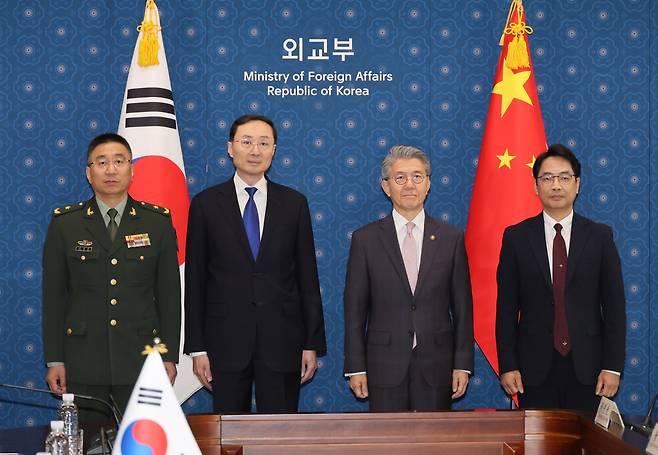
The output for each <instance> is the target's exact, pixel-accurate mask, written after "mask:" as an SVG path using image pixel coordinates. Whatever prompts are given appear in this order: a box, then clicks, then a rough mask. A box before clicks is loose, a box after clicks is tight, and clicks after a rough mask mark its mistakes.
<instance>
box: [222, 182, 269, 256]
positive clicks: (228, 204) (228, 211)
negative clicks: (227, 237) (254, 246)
mask: <svg viewBox="0 0 658 455" xmlns="http://www.w3.org/2000/svg"><path fill="white" fill-rule="evenodd" d="M268 193H269V192H268ZM217 202H218V203H219V205H220V207H221V212H220V213H222V214H223V215H224V216H223V220H222V221H225V222H226V223H228V224H229V225H230V231H231V232H233V233H235V235H236V237H237V240H238V243H239V244H240V245H241V248H242V249H243V251H244V253H245V254H246V255H247V257H248V258H249V259H250V260H251V261H252V262H253V261H254V256H253V254H252V253H251V247H250V246H249V239H248V238H247V233H246V232H245V230H244V222H243V221H242V215H241V214H240V206H239V205H238V196H237V194H236V192H235V183H233V179H230V180H227V181H226V182H224V183H223V184H221V185H220V186H219V187H218V192H217Z"/></svg>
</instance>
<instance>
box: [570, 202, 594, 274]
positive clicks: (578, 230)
mask: <svg viewBox="0 0 658 455" xmlns="http://www.w3.org/2000/svg"><path fill="white" fill-rule="evenodd" d="M587 231H588V228H587V225H586V224H585V221H584V219H583V217H581V216H579V215H576V214H575V213H574V214H573V222H572V224H571V240H570V241H569V255H568V257H567V282H566V285H569V282H570V281H571V279H572V278H573V275H574V273H575V270H576V264H577V263H578V259H579V258H580V256H581V253H582V252H583V249H584V247H585V244H586V243H587V239H588V238H589V237H588V235H587V233H588V232H587Z"/></svg>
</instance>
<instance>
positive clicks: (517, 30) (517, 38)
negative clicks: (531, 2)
mask: <svg viewBox="0 0 658 455" xmlns="http://www.w3.org/2000/svg"><path fill="white" fill-rule="evenodd" d="M514 11H516V17H517V20H518V22H510V20H511V19H512V16H513V14H514ZM532 32H533V30H532V27H530V26H529V25H526V23H525V22H523V2H522V0H512V4H511V5H510V8H509V12H508V13H507V21H506V22H505V31H504V32H503V34H502V35H501V37H500V45H501V46H502V45H503V42H504V41H505V35H513V36H514V37H513V38H512V41H510V43H509V46H508V47H507V56H506V58H505V63H506V65H507V67H508V68H509V69H512V70H517V69H520V68H528V67H529V66H530V57H529V56H528V46H527V44H526V40H525V35H526V34H527V35H531V34H532Z"/></svg>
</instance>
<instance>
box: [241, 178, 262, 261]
mask: <svg viewBox="0 0 658 455" xmlns="http://www.w3.org/2000/svg"><path fill="white" fill-rule="evenodd" d="M245 190H246V191H247V193H249V200H248V201H247V205H246V206H245V207H244V214H243V215H242V221H243V222H244V230H245V231H246V232H247V239H249V246H250V247H251V253H252V254H253V255H254V260H256V258H257V257H258V249H259V248H260V227H259V224H258V210H256V203H255V202H254V193H256V191H257V190H258V188H254V187H247V188H245Z"/></svg>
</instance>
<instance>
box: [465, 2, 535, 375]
mask: <svg viewBox="0 0 658 455" xmlns="http://www.w3.org/2000/svg"><path fill="white" fill-rule="evenodd" d="M529 33H532V29H530V28H529V27H527V26H526V25H525V12H524V11H523V6H522V4H521V1H520V0H513V1H512V5H511V6H510V14H509V15H508V18H507V23H506V25H505V31H504V34H503V39H502V46H503V48H502V51H501V53H500V58H499V59H498V66H497V67H496V77H495V78H494V84H493V90H492V93H491V101H490V103H489V112H488V113H487V121H486V124H485V127H484V137H483V138H482V147H481V148H480V158H479V161H478V166H477V173H476V175H475V184H474V186H473V195H472V197H471V206H470V210H469V215H468V224H467V227H466V249H467V251H468V258H469V264H470V269H471V281H472V286H473V306H474V308H473V310H474V316H473V318H474V330H475V340H476V342H477V343H478V345H479V346H480V349H481V350H482V352H483V353H484V355H485V357H486V358H487V360H488V361H489V363H490V364H491V366H492V367H493V369H494V370H495V371H496V374H498V355H497V353H496V336H495V326H496V295H497V286H496V267H497V266H498V257H499V254H500V246H501V243H502V237H503V231H504V230H505V228H506V227H507V226H509V225H512V224H515V223H518V222H519V221H521V220H523V219H525V218H528V217H530V216H532V215H536V214H537V213H539V211H540V210H541V205H540V203H539V201H538V199H537V196H536V195H535V192H534V182H533V177H532V165H533V164H534V162H535V158H536V157H537V156H538V155H539V154H540V153H542V152H544V151H545V150H546V148H547V147H546V134H545V133H544V122H543V121H542V116H541V110H540V108H539V100H538V98H537V87H536V84H535V75H534V70H533V66H532V60H531V58H530V46H529V44H528V34H529Z"/></svg>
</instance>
